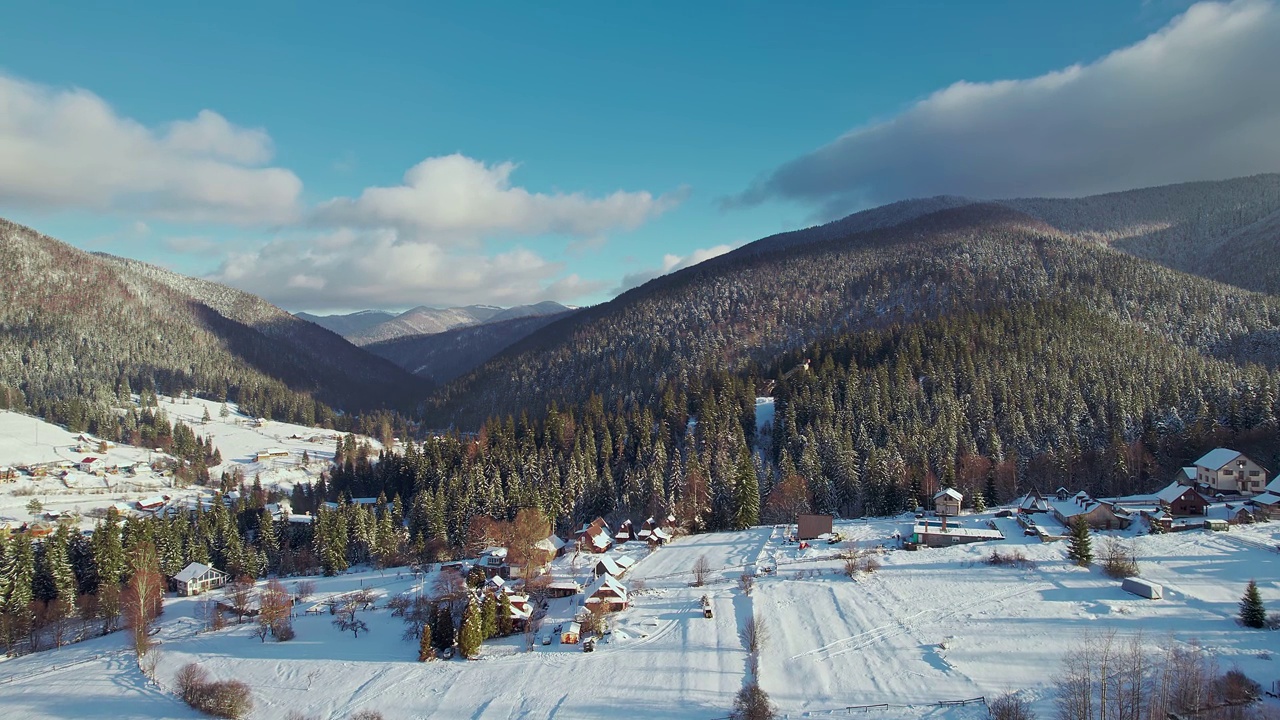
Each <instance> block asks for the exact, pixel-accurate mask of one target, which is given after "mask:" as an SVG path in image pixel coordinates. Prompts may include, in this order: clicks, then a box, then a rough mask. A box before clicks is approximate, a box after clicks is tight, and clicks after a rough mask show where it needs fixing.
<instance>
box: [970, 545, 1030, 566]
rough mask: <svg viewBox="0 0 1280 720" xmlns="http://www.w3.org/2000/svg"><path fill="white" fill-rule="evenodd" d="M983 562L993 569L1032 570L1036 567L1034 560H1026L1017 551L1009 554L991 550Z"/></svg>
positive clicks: (1021, 553) (1020, 551) (1022, 554)
mask: <svg viewBox="0 0 1280 720" xmlns="http://www.w3.org/2000/svg"><path fill="white" fill-rule="evenodd" d="M983 562H985V563H986V564H988V565H993V566H995V567H1017V568H1022V569H1024V570H1033V569H1035V567H1036V562H1035V561H1034V560H1031V559H1030V558H1028V557H1027V556H1026V554H1025V553H1023V552H1022V550H1017V549H1015V550H1013V551H1011V552H1009V553H1002V552H1000V550H999V549H993V550H992V551H991V554H990V555H988V556H987V559H986V560H984V561H983Z"/></svg>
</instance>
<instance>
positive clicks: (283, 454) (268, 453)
mask: <svg viewBox="0 0 1280 720" xmlns="http://www.w3.org/2000/svg"><path fill="white" fill-rule="evenodd" d="M287 457H289V451H288V450H285V449H284V448H267V449H266V450H259V451H258V454H257V455H255V456H254V460H255V461H257V462H265V461H267V460H274V459H277V458H287Z"/></svg>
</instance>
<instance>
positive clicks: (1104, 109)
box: [729, 0, 1280, 217]
mask: <svg viewBox="0 0 1280 720" xmlns="http://www.w3.org/2000/svg"><path fill="white" fill-rule="evenodd" d="M1277 68H1280V8H1278V7H1277V5H1276V4H1275V2H1272V1H1271V0H1238V1H1237V2H1232V3H1230V4H1220V3H1207V2H1206V3H1200V4H1197V5H1195V6H1193V7H1191V8H1190V9H1189V10H1187V12H1186V13H1184V14H1183V15H1181V16H1179V17H1178V18H1176V19H1174V20H1173V21H1172V22H1170V23H1169V24H1168V25H1167V26H1166V27H1164V28H1163V29H1161V30H1160V31H1158V32H1156V33H1155V34H1153V35H1151V36H1149V37H1147V38H1146V39H1144V40H1142V41H1140V42H1138V43H1136V44H1134V45H1132V46H1130V47H1126V48H1123V49H1121V50H1117V51H1115V52H1113V53H1111V54H1109V55H1107V56H1106V57H1104V58H1102V59H1100V60H1098V61H1096V62H1093V63H1091V64H1088V65H1073V66H1071V67H1068V68H1065V69H1062V70H1060V71H1057V72H1053V73H1049V74H1046V75H1043V76H1040V77H1036V78H1031V79H1026V80H1006V81H999V82H991V83H969V82H958V83H956V84H954V85H952V86H950V87H948V88H946V89H944V90H941V91H939V92H937V93H935V94H933V95H932V96H930V97H928V98H926V99H925V100H922V101H920V102H918V103H917V104H915V105H914V106H912V107H911V108H909V109H907V110H906V111H905V112H903V113H902V114H900V115H898V116H896V117H893V118H891V119H889V120H887V121H884V122H879V123H876V124H872V125H869V126H866V127H862V128H858V129H855V130H852V131H850V132H849V133H847V134H845V135H844V136H842V137H840V138H838V139H837V140H835V141H834V142H832V143H830V144H829V145H826V146H825V147H822V148H819V149H817V150H815V151H813V152H812V153H809V154H807V155H804V156H802V157H800V158H797V159H795V160H793V161H791V162H788V163H786V164H784V165H782V166H781V167H779V168H777V169H776V170H774V171H773V172H772V173H771V174H769V175H768V176H767V177H765V178H763V179H762V180H760V181H758V182H756V183H755V184H754V185H753V186H752V187H751V188H750V189H749V190H747V191H746V192H745V193H743V194H742V195H741V196H739V197H737V198H735V199H733V200H731V201H729V204H730V205H732V204H738V203H745V204H754V203H758V202H763V201H765V200H768V199H790V200H797V201H800V202H804V203H811V204H814V205H817V206H819V207H821V208H822V210H821V212H820V213H819V214H820V215H822V216H824V217H832V216H836V215H840V214H844V213H846V212H849V211H851V210H855V209H857V208H859V207H863V206H866V205H871V204H879V203H884V202H891V201H894V200H900V199H903V198H908V197H921V196H931V195H937V194H959V195H968V196H973V197H986V198H994V197H1025V196H1033V195H1048V196H1074V195H1084V194H1091V193H1097V192H1107V191H1112V190H1120V189H1128V188H1134V187H1143V186H1150V185H1159V184H1164V183H1172V182H1180V181H1186V180H1200V179H1206V180H1208V179H1219V178H1226V177H1234V176H1241V175H1249V174H1254V173H1258V172H1275V171H1278V170H1280V72H1278V71H1277Z"/></svg>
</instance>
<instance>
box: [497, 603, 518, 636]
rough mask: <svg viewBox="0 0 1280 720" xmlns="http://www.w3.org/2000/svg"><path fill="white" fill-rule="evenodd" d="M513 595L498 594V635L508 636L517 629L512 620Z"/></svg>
mask: <svg viewBox="0 0 1280 720" xmlns="http://www.w3.org/2000/svg"><path fill="white" fill-rule="evenodd" d="M511 609H512V608H511V597H510V596H509V595H507V594H506V593H500V594H499V595H498V635H499V636H501V637H506V636H508V635H510V634H511V633H512V632H514V631H515V627H514V623H512V621H511Z"/></svg>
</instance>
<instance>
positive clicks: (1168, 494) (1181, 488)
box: [1156, 483, 1195, 503]
mask: <svg viewBox="0 0 1280 720" xmlns="http://www.w3.org/2000/svg"><path fill="white" fill-rule="evenodd" d="M1187 492H1193V493H1194V492H1195V490H1192V489H1191V488H1189V487H1187V486H1186V485H1183V484H1182V483H1173V484H1171V485H1169V487H1167V488H1165V489H1163V490H1161V491H1160V492H1158V493H1156V497H1157V498H1159V499H1160V502H1164V503H1171V502H1173V501H1174V500H1177V499H1178V498H1180V497H1182V496H1183V495H1184V494H1186V493H1187Z"/></svg>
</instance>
